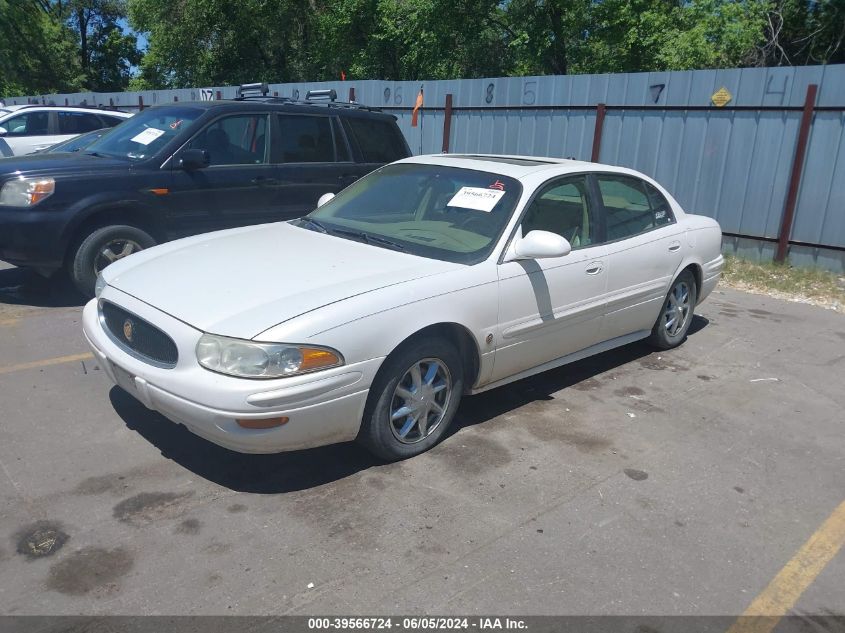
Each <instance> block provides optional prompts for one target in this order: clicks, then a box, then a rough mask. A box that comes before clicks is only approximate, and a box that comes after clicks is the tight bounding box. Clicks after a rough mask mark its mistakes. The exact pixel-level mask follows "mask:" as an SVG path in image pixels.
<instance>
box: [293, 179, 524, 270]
mask: <svg viewBox="0 0 845 633" xmlns="http://www.w3.org/2000/svg"><path fill="white" fill-rule="evenodd" d="M521 192H522V185H520V184H519V182H518V181H517V180H514V179H513V178H509V177H507V176H502V175H500V174H492V173H489V172H484V171H475V170H471V169H459V168H456V167H443V166H441V165H421V164H414V163H400V164H394V165H388V166H386V167H383V168H382V169H379V170H378V171H375V172H373V173H371V174H370V175H368V176H366V177H364V178H362V179H361V180H359V181H357V182H356V183H355V184H353V185H351V186H350V187H348V188H346V189H344V190H343V191H342V192H340V193H339V194H338V195H337V196H335V197H334V198H332V200H330V201H329V202H327V203H326V204H324V205H323V206H321V207H320V208H319V209H317V210H315V211H313V212H312V213H311V214H310V215H308V216H306V218H304V219H302V220H299V221H296V224H298V225H299V226H302V227H305V228H310V229H312V230H324V231H326V232H327V233H330V234H333V235H337V236H339V237H345V238H347V239H358V240H360V241H363V242H367V243H370V244H373V245H374V246H382V247H385V248H394V249H396V250H401V251H406V252H408V253H411V254H414V255H420V256H422V257H430V258H433V259H441V260H446V261H451V262H456V263H463V264H475V263H478V262H479V261H482V260H483V259H485V258H486V257H487V256H488V255H489V254H490V251H491V250H492V249H493V247H494V246H495V244H496V241H497V240H498V238H499V236H500V235H501V233H502V231H503V230H504V228H505V225H506V224H507V223H508V220H509V219H510V217H511V214H512V213H513V210H514V207H515V206H516V203H517V201H518V200H519V196H520V194H521Z"/></svg>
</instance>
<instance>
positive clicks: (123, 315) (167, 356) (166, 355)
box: [100, 301, 179, 367]
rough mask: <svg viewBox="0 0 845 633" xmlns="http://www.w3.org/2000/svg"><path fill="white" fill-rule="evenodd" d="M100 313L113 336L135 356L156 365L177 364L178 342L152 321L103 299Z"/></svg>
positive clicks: (107, 329)
mask: <svg viewBox="0 0 845 633" xmlns="http://www.w3.org/2000/svg"><path fill="white" fill-rule="evenodd" d="M100 315H101V316H102V323H103V326H104V327H105V329H106V331H107V332H108V333H109V334H110V335H111V338H112V340H113V341H114V342H115V343H117V344H118V345H119V346H120V347H122V348H123V349H125V350H126V351H127V352H129V353H130V354H132V355H133V356H135V357H137V358H140V359H141V360H143V361H146V362H149V363H151V364H153V365H159V366H163V367H174V366H175V365H176V361H177V360H178V359H179V352H178V350H177V349H176V343H174V342H173V339H172V338H170V337H169V336H168V335H167V334H165V333H164V332H162V331H161V330H160V329H158V328H157V327H155V326H154V325H152V324H151V323H149V322H147V321H145V320H144V319H142V318H141V317H139V316H137V315H134V314H132V313H131V312H128V311H126V310H124V309H123V308H121V307H118V306H116V305H115V304H113V303H109V302H108V301H101V302H100Z"/></svg>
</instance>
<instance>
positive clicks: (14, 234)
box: [0, 206, 66, 270]
mask: <svg viewBox="0 0 845 633" xmlns="http://www.w3.org/2000/svg"><path fill="white" fill-rule="evenodd" d="M65 226H66V219H65V217H64V214H62V213H58V212H56V211H42V210H39V209H38V206H36V207H34V208H32V209H19V208H16V207H0V260H3V261H6V262H9V263H10V264H14V265H15V266H27V267H30V268H38V269H41V270H58V269H59V268H61V267H62V263H63V261H64V255H65V246H66V245H65V243H64V241H63V237H62V236H63V234H64V230H65Z"/></svg>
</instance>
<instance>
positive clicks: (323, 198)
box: [317, 192, 334, 209]
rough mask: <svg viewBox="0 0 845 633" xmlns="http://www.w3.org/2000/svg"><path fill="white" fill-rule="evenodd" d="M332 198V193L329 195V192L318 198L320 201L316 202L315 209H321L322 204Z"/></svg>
mask: <svg viewBox="0 0 845 633" xmlns="http://www.w3.org/2000/svg"><path fill="white" fill-rule="evenodd" d="M332 198H334V194H333V193H331V192H329V193H324V194H323V195H322V196H320V199H319V200H317V208H318V209H319V208H320V207H322V206H323V205H324V204H326V203H327V202H328V201H329V200H331V199H332Z"/></svg>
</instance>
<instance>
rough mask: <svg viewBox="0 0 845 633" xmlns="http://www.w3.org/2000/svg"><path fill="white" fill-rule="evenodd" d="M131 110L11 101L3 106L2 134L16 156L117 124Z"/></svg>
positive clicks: (0, 116) (0, 131) (0, 121)
mask: <svg viewBox="0 0 845 633" xmlns="http://www.w3.org/2000/svg"><path fill="white" fill-rule="evenodd" d="M131 116H132V113H130V112H120V111H118V110H101V109H98V108H82V107H76V106H42V105H10V106H5V107H2V108H0V138H2V139H3V140H5V141H6V143H7V144H8V145H9V147H10V148H11V149H12V152H13V153H14V155H15V156H22V155H24V154H32V153H33V152H37V151H39V150H42V149H46V148H48V147H50V146H51V145H55V144H56V143H61V142H62V141H66V140H68V139H71V138H73V137H74V136H77V135H78V134H83V133H85V132H91V131H92V130H99V129H101V128H104V127H114V126H115V125H117V124H118V123H121V122H123V121H124V120H126V119H128V118H129V117H131Z"/></svg>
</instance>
